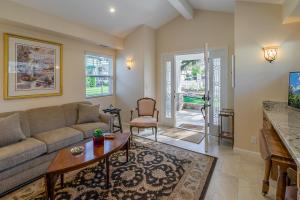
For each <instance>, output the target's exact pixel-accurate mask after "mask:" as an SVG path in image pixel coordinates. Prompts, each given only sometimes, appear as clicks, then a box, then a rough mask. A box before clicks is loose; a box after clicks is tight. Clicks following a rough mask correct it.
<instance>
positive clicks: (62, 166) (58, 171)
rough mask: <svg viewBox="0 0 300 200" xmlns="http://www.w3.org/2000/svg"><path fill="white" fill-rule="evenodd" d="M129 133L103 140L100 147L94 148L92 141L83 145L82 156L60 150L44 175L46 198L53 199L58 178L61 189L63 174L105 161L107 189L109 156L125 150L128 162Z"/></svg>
mask: <svg viewBox="0 0 300 200" xmlns="http://www.w3.org/2000/svg"><path fill="white" fill-rule="evenodd" d="M129 140H130V133H122V134H115V138H114V139H105V140H104V144H103V145H101V146H94V143H93V141H88V142H85V143H83V144H81V145H82V146H84V148H85V150H84V152H83V153H82V154H79V155H75V156H74V155H72V153H71V152H70V149H71V147H70V148H65V149H62V150H60V151H59V152H58V154H57V155H56V157H55V159H54V160H53V161H52V163H51V164H50V165H49V167H48V170H47V174H46V187H47V188H46V189H47V190H46V191H47V198H48V199H49V198H50V199H51V200H52V199H54V188H55V183H56V181H57V179H58V177H59V176H60V178H61V186H62V187H63V182H64V176H63V175H64V173H67V172H71V171H74V170H77V169H80V168H83V167H86V166H88V165H91V164H93V163H96V162H99V161H100V160H102V159H105V164H106V187H107V188H108V187H109V156H110V155H111V154H112V153H114V152H116V151H118V150H121V149H126V162H128V151H129V143H130V141H129Z"/></svg>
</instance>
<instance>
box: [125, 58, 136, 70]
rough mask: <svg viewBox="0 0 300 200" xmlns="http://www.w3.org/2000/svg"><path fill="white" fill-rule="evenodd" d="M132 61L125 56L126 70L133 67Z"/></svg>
mask: <svg viewBox="0 0 300 200" xmlns="http://www.w3.org/2000/svg"><path fill="white" fill-rule="evenodd" d="M133 64H134V61H133V59H132V58H127V60H126V67H127V69H128V70H131V68H132V67H133Z"/></svg>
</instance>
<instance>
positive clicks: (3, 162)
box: [0, 138, 47, 171]
mask: <svg viewBox="0 0 300 200" xmlns="http://www.w3.org/2000/svg"><path fill="white" fill-rule="evenodd" d="M46 152H47V147H46V144H44V143H43V142H41V141H38V140H36V139H34V138H27V139H25V140H23V141H21V142H18V143H15V144H11V145H8V146H5V147H1V148H0V171H3V170H5V169H8V168H11V167H14V166H16V165H18V164H20V163H23V162H25V161H28V160H31V159H33V158H36V157H38V156H40V155H42V154H44V153H46Z"/></svg>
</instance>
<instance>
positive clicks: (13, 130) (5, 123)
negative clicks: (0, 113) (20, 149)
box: [0, 113, 26, 147]
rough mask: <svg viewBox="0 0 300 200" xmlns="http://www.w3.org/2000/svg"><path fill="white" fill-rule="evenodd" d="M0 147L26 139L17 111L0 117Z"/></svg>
mask: <svg viewBox="0 0 300 200" xmlns="http://www.w3.org/2000/svg"><path fill="white" fill-rule="evenodd" d="M0 138H1V140H0V147H3V146H6V145H10V144H14V143H17V142H19V141H21V140H24V139H26V136H25V135H24V133H23V131H22V129H21V123H20V115H19V113H15V114H13V115H9V116H7V117H4V118H0Z"/></svg>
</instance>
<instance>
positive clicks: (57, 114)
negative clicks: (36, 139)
mask: <svg viewBox="0 0 300 200" xmlns="http://www.w3.org/2000/svg"><path fill="white" fill-rule="evenodd" d="M26 112H27V114H28V121H29V125H30V130H31V135H36V134H39V133H42V132H46V131H50V130H53V129H58V128H63V127H65V126H66V120H65V115H64V110H63V108H62V107H61V106H50V107H44V108H35V109H31V110H28V111H26Z"/></svg>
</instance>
